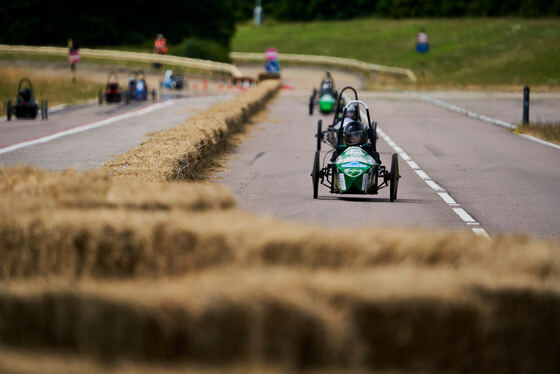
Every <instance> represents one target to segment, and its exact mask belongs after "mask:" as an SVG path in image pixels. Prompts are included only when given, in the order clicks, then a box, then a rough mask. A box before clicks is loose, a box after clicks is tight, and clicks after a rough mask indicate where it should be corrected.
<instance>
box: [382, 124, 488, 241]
mask: <svg viewBox="0 0 560 374" xmlns="http://www.w3.org/2000/svg"><path fill="white" fill-rule="evenodd" d="M377 133H378V134H379V135H380V136H381V138H383V140H385V142H386V143H387V144H388V145H389V146H390V147H391V148H393V149H394V150H395V151H396V152H397V153H398V154H399V155H400V156H401V158H402V159H403V160H405V161H406V163H407V164H408V166H410V168H411V169H412V170H414V172H415V173H416V174H417V175H418V176H419V177H420V178H422V180H423V181H424V182H426V184H427V185H428V186H430V188H432V189H433V190H434V191H436V192H437V193H438V195H439V196H440V197H441V198H442V199H443V201H444V202H445V203H446V204H447V205H448V206H449V207H451V208H452V209H453V211H454V212H455V213H456V214H457V215H458V216H459V218H461V220H462V221H463V222H465V224H466V225H467V226H469V227H471V230H472V231H473V233H474V234H476V235H478V236H482V237H485V238H487V239H490V236H489V235H488V233H487V232H486V230H484V229H483V228H482V227H472V226H480V224H479V223H478V222H477V221H476V220H475V219H474V218H473V217H472V216H471V215H470V214H469V213H467V211H465V210H464V209H463V208H460V204H459V203H457V202H456V201H455V199H453V198H452V197H451V195H449V194H448V193H447V192H445V189H443V188H442V187H441V186H440V185H438V184H437V183H436V182H434V181H433V180H432V178H430V176H429V175H428V174H427V173H426V172H425V171H424V170H422V169H421V168H420V166H419V165H418V164H417V163H416V162H415V161H413V160H412V159H411V158H410V156H409V155H408V154H407V153H406V152H404V150H403V149H402V148H401V147H399V146H398V145H397V144H396V143H395V142H394V141H393V140H392V139H391V138H390V137H389V136H388V135H387V134H386V133H385V132H384V131H383V130H382V129H380V128H379V127H378V128H377Z"/></svg>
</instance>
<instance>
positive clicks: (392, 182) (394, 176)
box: [389, 153, 401, 201]
mask: <svg viewBox="0 0 560 374" xmlns="http://www.w3.org/2000/svg"><path fill="white" fill-rule="evenodd" d="M400 177H401V176H400V174H399V156H398V155H397V154H396V153H393V156H391V174H390V179H389V199H390V200H391V201H395V200H397V190H398V188H399V178H400Z"/></svg>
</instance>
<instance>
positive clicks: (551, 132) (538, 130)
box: [515, 121, 560, 145]
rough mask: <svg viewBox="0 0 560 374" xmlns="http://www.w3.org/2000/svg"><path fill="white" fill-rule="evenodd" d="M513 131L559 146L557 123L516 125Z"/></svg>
mask: <svg viewBox="0 0 560 374" xmlns="http://www.w3.org/2000/svg"><path fill="white" fill-rule="evenodd" d="M515 131H516V132H517V133H521V134H527V135H532V136H534V137H536V138H540V139H543V140H546V141H547V142H551V143H554V144H558V145H560V123H558V122H552V121H549V122H534V123H528V124H526V125H523V124H518V125H517V129H516V130H515Z"/></svg>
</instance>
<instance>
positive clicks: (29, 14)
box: [0, 0, 235, 49]
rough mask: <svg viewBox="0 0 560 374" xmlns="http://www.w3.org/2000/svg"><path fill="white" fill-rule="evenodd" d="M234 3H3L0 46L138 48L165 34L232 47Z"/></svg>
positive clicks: (126, 0)
mask: <svg viewBox="0 0 560 374" xmlns="http://www.w3.org/2000/svg"><path fill="white" fill-rule="evenodd" d="M234 32H235V19H234V8H233V3H232V0H169V1H165V2H160V3H158V2H153V1H150V2H148V1H132V0H119V1H105V0H103V1H89V2H81V1H76V0H74V1H69V0H49V1H44V0H18V1H0V43H5V44H29V45H45V44H47V45H65V44H66V40H67V39H68V37H69V36H71V37H72V38H73V39H74V40H75V41H77V42H78V43H79V44H80V45H81V46H106V45H121V44H135V43H140V42H142V41H145V40H146V39H149V38H155V36H156V35H157V34H158V33H163V34H164V35H165V37H166V38H167V40H168V41H169V42H170V43H179V42H180V41H182V40H184V39H185V38H189V37H197V38H201V39H207V40H213V41H215V42H216V43H218V44H220V45H222V46H224V47H226V48H228V49H229V46H230V41H231V38H232V37H233V34H234Z"/></svg>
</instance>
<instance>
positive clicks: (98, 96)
mask: <svg viewBox="0 0 560 374" xmlns="http://www.w3.org/2000/svg"><path fill="white" fill-rule="evenodd" d="M97 102H98V103H99V105H101V104H103V94H102V93H101V90H99V93H98V94H97Z"/></svg>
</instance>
